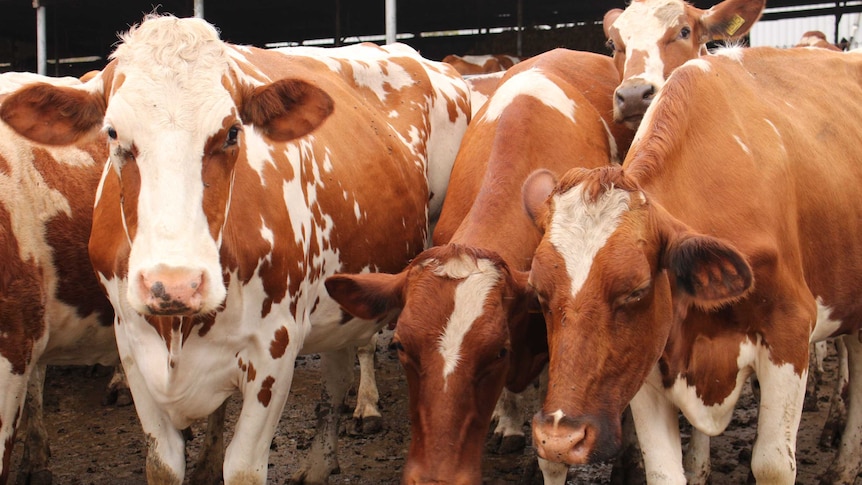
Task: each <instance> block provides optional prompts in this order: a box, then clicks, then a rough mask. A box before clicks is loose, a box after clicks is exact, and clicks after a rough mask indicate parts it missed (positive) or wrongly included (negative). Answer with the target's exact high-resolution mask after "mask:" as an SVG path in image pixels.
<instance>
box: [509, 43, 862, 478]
mask: <svg viewBox="0 0 862 485" xmlns="http://www.w3.org/2000/svg"><path fill="white" fill-rule="evenodd" d="M717 54H718V55H713V56H707V57H702V58H700V59H696V60H692V61H689V62H688V63H686V64H684V65H683V66H682V67H680V68H678V69H677V70H676V71H675V72H674V73H673V74H672V75H671V76H670V77H669V78H668V82H667V83H666V84H665V86H664V87H663V88H662V91H661V92H660V93H659V95H658V96H657V97H656V99H655V100H654V101H653V103H652V104H651V106H650V108H649V109H648V110H647V112H646V115H645V117H644V121H643V123H642V124H641V126H640V128H639V129H638V131H637V134H636V135H635V140H634V142H633V143H632V147H631V149H630V150H629V153H628V155H627V157H626V159H625V160H624V162H623V165H622V167H621V168H604V169H596V170H591V171H590V170H572V171H570V172H568V173H567V174H566V175H564V176H563V177H562V178H561V179H560V180H559V181H558V182H557V181H556V179H555V177H554V176H553V174H550V173H547V172H544V173H537V174H534V176H533V177H531V178H530V179H529V180H528V183H527V184H525V186H524V194H525V196H524V200H525V204H526V205H527V207H528V210H529V212H530V214H531V215H532V216H533V219H534V221H535V222H536V224H537V225H538V226H539V227H540V228H542V230H543V238H542V241H541V242H540V243H539V245H538V248H537V249H536V253H535V256H534V258H533V263H532V267H531V272H530V277H529V282H530V284H531V285H532V287H533V288H534V289H535V291H536V293H537V295H538V297H539V300H540V302H541V306H542V308H543V313H544V314H545V318H546V321H547V322H548V339H549V349H550V357H549V358H550V364H549V380H550V382H549V386H548V393H547V395H546V398H545V402H544V404H543V407H542V411H541V412H539V413H537V414H536V415H535V416H534V418H533V423H532V424H533V442H534V444H535V446H536V448H537V453H538V454H539V456H542V457H544V458H546V459H549V460H554V461H561V462H565V463H586V462H593V461H598V460H602V459H604V458H607V457H609V456H611V455H612V454H613V453H614V451H615V450H616V448H617V446H618V441H619V433H620V431H619V428H620V425H619V416H620V414H621V413H622V411H623V409H624V408H625V406H626V404H627V403H629V401H631V409H632V412H633V414H634V419H635V426H636V428H637V435H638V438H639V440H640V442H641V447H642V449H643V452H644V461H645V465H646V468H647V477H648V480H649V481H651V482H653V483H685V476H684V472H683V466H682V463H681V461H682V460H681V444H680V439H679V428H678V421H677V413H678V411H682V413H683V414H684V415H685V416H686V418H687V419H688V420H689V421H690V422H691V423H692V425H693V426H695V427H696V428H697V429H699V430H700V431H701V432H703V433H705V434H707V435H716V434H719V433H721V432H722V431H723V430H724V429H725V427H726V426H727V425H728V423H729V422H730V419H731V416H732V412H733V408H734V406H735V403H736V401H737V399H738V398H739V395H740V391H741V388H742V386H743V384H744V383H745V381H746V379H747V378H748V377H749V376H750V375H752V374H753V375H756V377H757V379H758V381H759V383H760V409H759V416H758V421H757V439H756V441H755V443H754V449H753V452H752V458H751V468H752V472H753V475H754V478H755V479H756V480H757V482H758V483H788V484H792V483H794V478H795V475H796V456H795V447H796V433H797V427H798V425H799V420H800V417H801V412H802V403H803V399H804V393H805V384H806V376H807V373H808V354H809V342H813V341H819V340H822V339H823V338H827V337H830V336H836V335H841V334H846V335H849V337H850V338H845V339H844V341H845V343H846V345H847V348H848V352H849V353H850V355H851V357H850V362H851V371H850V373H851V378H850V388H851V391H850V392H851V395H854V396H858V395H862V394H859V392H860V379H858V375H859V374H858V372H855V371H854V369H853V367H854V365H855V366H856V367H857V368H858V365H859V364H858V362H860V361H859V356H860V351H862V344H860V342H859V339H858V338H856V335H857V334H858V332H859V328H860V327H859V326H860V321H862V314H860V311H859V307H858V305H857V303H856V298H857V296H856V294H857V293H858V291H857V289H858V288H859V287H860V285H862V280H860V276H859V275H860V274H862V273H860V270H862V232H860V228H859V225H858V224H857V221H858V220H860V218H862V204H860V202H859V198H858V194H857V193H856V188H857V187H858V186H859V184H860V183H862V168H860V165H859V163H858V162H859V160H860V159H862V136H860V133H859V132H858V130H856V129H855V127H853V126H851V125H850V124H848V123H845V122H844V120H846V119H853V118H854V117H856V116H862V101H860V100H862V82H860V81H862V78H860V73H862V69H860V68H862V57H860V56H859V55H858V54H850V53H846V54H845V53H833V52H828V51H822V50H821V51H817V52H815V51H814V50H813V49H774V48H765V47H764V48H752V49H742V48H731V49H723V50H720V51H719V52H717ZM810 72H817V73H818V80H820V81H822V82H823V83H825V84H827V85H829V86H830V87H831V88H834V89H829V90H816V89H811V85H810V82H809V81H807V80H808V79H809V77H808V76H809V73H810ZM536 201H540V202H536ZM854 377H856V378H855V379H854ZM854 402H855V403H856V404H855V406H858V405H859V404H860V400H859V399H856V400H855V401H854V400H853V399H851V400H850V404H851V406H854V404H853V403H854ZM848 414H849V418H848V419H849V420H850V422H849V423H848V426H847V432H846V435H845V436H844V439H843V441H842V448H841V451H840V452H839V454H838V457H837V458H836V461H835V462H834V463H833V464H832V465H831V467H830V471H829V473H828V475H827V477H826V480H827V482H835V483H852V482H853V480H854V478H855V476H856V472H857V471H858V469H859V458H860V456H862V454H860V452H859V450H858V447H859V444H860V442H862V437H860V436H859V429H860V424H861V423H859V419H860V417H862V413H859V412H858V408H856V409H855V410H851V411H849V413H848Z"/></svg>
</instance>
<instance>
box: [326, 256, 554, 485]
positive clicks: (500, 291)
mask: <svg viewBox="0 0 862 485" xmlns="http://www.w3.org/2000/svg"><path fill="white" fill-rule="evenodd" d="M525 284H526V275H520V276H519V275H515V274H512V273H511V272H510V270H509V268H508V266H507V265H506V264H505V262H504V261H503V260H502V259H501V258H500V257H499V256H498V255H497V254H496V253H493V252H490V251H484V250H479V249H475V248H471V247H467V246H461V245H456V244H447V245H443V246H437V247H434V248H431V249H428V250H426V251H425V252H423V253H422V254H420V255H419V256H417V257H416V258H415V259H414V260H413V261H412V262H411V264H410V265H409V266H408V267H407V268H406V269H405V270H404V271H402V272H401V273H399V274H397V275H388V274H381V273H372V274H360V275H336V276H332V277H330V278H328V279H327V280H326V288H327V290H328V291H329V294H330V295H331V296H332V297H333V298H334V299H335V300H336V301H338V302H339V303H340V304H341V305H342V307H343V308H344V309H345V310H347V311H348V312H350V313H352V314H354V315H356V316H359V317H361V318H377V317H379V316H381V315H384V314H386V313H388V311H389V310H390V309H392V308H401V309H402V311H401V314H400V316H399V318H398V322H397V325H396V330H395V335H394V337H393V344H394V345H395V347H396V349H397V350H398V357H399V359H400V361H401V364H402V366H403V367H404V370H405V373H406V375H407V384H408V388H409V400H410V417H411V419H410V422H411V435H412V438H411V443H410V451H409V454H408V457H407V464H406V466H405V468H404V483H408V484H419V483H453V484H467V483H479V482H481V481H482V480H481V454H482V443H483V442H484V440H485V435H486V434H487V432H488V426H489V425H490V422H491V414H492V413H493V410H494V404H495V403H496V402H497V399H498V398H499V396H500V393H501V391H502V389H503V385H504V384H505V383H506V382H507V378H508V383H509V386H510V388H512V389H513V390H515V391H519V390H522V389H523V388H524V387H525V386H526V385H527V384H528V383H529V382H530V381H531V380H532V378H534V377H535V376H536V374H538V373H539V372H540V371H541V370H542V368H543V367H544V364H545V354H544V352H541V354H540V355H538V356H535V357H533V356H532V355H530V356H527V352H529V346H528V345H527V344H526V342H524V341H523V339H524V338H525V337H524V336H523V335H526V331H525V330H526V329H522V328H515V327H526V326H527V322H528V321H529V317H528V315H527V302H528V298H527V296H528V295H527V294H526V288H525ZM513 322H517V323H513ZM513 342H514V343H515V344H514V345H513ZM542 343H543V345H544V341H543V342H542ZM513 350H517V351H518V352H521V354H520V355H517V353H516V352H513ZM519 360H521V361H522V362H518V361H519ZM513 367H525V368H530V369H531V371H532V375H526V374H527V373H521V374H514V373H512V374H510V373H509V372H508V371H509V369H510V368H513Z"/></svg>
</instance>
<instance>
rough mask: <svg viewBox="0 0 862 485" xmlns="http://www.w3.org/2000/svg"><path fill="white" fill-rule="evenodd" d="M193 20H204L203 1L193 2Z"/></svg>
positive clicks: (196, 0)
mask: <svg viewBox="0 0 862 485" xmlns="http://www.w3.org/2000/svg"><path fill="white" fill-rule="evenodd" d="M186 5H188V4H186ZM195 18H199V19H202V18H204V0H195Z"/></svg>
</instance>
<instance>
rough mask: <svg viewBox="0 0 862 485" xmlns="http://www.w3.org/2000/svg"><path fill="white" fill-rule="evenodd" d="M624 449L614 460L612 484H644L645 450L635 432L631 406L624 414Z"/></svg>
mask: <svg viewBox="0 0 862 485" xmlns="http://www.w3.org/2000/svg"><path fill="white" fill-rule="evenodd" d="M622 426H623V436H622V451H621V452H620V454H619V455H617V458H616V459H615V460H614V465H613V468H612V469H611V485H644V484H645V483H646V476H645V474H644V463H643V452H642V451H641V448H640V443H638V436H637V433H636V432H635V424H634V418H632V412H631V408H630V407H627V408H626V410H625V411H624V412H623V416H622Z"/></svg>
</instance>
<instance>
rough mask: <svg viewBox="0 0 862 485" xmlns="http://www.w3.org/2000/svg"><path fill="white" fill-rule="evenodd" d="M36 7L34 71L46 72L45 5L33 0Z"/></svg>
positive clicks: (44, 73)
mask: <svg viewBox="0 0 862 485" xmlns="http://www.w3.org/2000/svg"><path fill="white" fill-rule="evenodd" d="M33 8H35V9H36V72H37V73H39V74H41V75H43V76H46V75H47V74H48V47H47V46H48V41H47V40H46V35H45V6H44V5H41V4H40V3H39V0H33Z"/></svg>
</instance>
